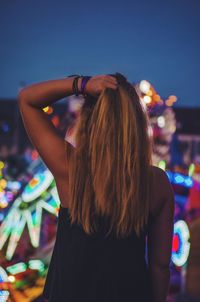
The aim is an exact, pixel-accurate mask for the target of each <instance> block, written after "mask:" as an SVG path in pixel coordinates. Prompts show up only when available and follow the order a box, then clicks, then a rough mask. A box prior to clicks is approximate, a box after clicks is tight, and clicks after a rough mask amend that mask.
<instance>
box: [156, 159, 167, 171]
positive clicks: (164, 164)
mask: <svg viewBox="0 0 200 302" xmlns="http://www.w3.org/2000/svg"><path fill="white" fill-rule="evenodd" d="M158 167H159V168H160V169H162V170H164V171H165V169H166V161H164V160H161V161H160V162H159V164H158Z"/></svg>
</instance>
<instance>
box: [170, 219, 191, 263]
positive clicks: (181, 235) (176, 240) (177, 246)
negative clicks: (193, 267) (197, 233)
mask: <svg viewBox="0 0 200 302" xmlns="http://www.w3.org/2000/svg"><path fill="white" fill-rule="evenodd" d="M189 239H190V233H189V229H188V226H187V224H186V223H185V221H183V220H179V221H177V222H176V223H175V224H174V237H173V246H172V262H173V263H174V264H175V265H176V266H183V265H184V264H185V263H186V262H187V259H188V256H189V252H190V243H189Z"/></svg>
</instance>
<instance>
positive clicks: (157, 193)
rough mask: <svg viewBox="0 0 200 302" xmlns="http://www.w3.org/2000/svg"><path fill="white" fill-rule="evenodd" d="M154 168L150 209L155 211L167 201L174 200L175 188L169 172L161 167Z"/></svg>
mask: <svg viewBox="0 0 200 302" xmlns="http://www.w3.org/2000/svg"><path fill="white" fill-rule="evenodd" d="M151 168H152V185H151V188H152V199H151V206H150V209H151V211H152V212H153V213H155V212H157V210H158V209H159V208H161V207H162V205H163V204H164V203H165V202H173V198H174V197H173V196H174V192H173V188H172V185H171V183H170V180H169V178H168V175H167V173H166V172H165V171H164V170H162V169H161V168H159V167H156V166H151Z"/></svg>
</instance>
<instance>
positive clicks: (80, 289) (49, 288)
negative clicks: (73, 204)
mask: <svg viewBox="0 0 200 302" xmlns="http://www.w3.org/2000/svg"><path fill="white" fill-rule="evenodd" d="M105 225H106V223H105V221H104V219H103V217H101V218H100V224H99V226H100V227H99V231H98V232H97V233H95V234H93V235H88V234H86V233H85V232H84V230H83V229H82V227H81V226H80V225H78V224H73V225H70V216H69V210H68V209H67V208H63V207H62V206H61V207H60V210H59V215H58V228H57V235H56V241H55V245H54V249H53V254H52V258H51V262H50V266H49V270H48V274H47V278H46V283H45V286H44V291H43V296H44V297H45V298H46V299H48V301H49V302H150V301H151V297H150V291H149V282H148V274H147V264H146V260H145V252H146V251H145V239H146V234H145V232H144V233H143V234H142V235H141V236H140V237H137V235H136V234H135V233H133V234H131V235H130V236H127V237H126V238H123V239H119V238H116V237H115V235H114V234H113V233H110V235H109V236H107V237H106V236H105V234H106V233H105V232H106V229H105Z"/></svg>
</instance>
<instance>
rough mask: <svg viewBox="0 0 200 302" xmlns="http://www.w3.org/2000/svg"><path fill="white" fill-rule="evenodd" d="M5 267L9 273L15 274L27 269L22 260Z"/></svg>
mask: <svg viewBox="0 0 200 302" xmlns="http://www.w3.org/2000/svg"><path fill="white" fill-rule="evenodd" d="M6 269H7V271H8V272H9V273H10V274H12V275H16V274H19V273H23V272H25V271H26V269H27V266H26V264H25V263H24V262H19V263H16V264H14V265H11V266H8V267H7V268H6Z"/></svg>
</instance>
